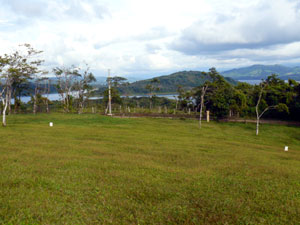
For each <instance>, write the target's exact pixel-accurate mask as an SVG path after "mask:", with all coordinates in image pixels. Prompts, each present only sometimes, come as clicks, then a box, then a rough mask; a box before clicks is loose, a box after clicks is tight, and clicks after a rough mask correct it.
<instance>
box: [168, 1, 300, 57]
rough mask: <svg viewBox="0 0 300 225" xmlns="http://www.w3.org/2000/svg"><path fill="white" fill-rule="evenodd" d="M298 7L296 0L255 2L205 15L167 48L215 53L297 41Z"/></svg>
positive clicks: (184, 51)
mask: <svg viewBox="0 0 300 225" xmlns="http://www.w3.org/2000/svg"><path fill="white" fill-rule="evenodd" d="M299 21H300V10H299V4H298V3H297V2H296V1H288V0H277V1H272V2H270V1H267V0H262V1H258V2H257V3H256V4H253V5H252V6H250V7H242V8H239V7H232V8H230V10H228V11H224V12H222V13H219V12H218V13H216V12H214V13H213V14H212V15H206V16H204V17H203V18H202V19H200V20H198V21H197V22H195V23H194V24H193V25H191V26H190V27H188V28H186V29H185V30H183V31H182V34H181V35H180V37H179V38H178V39H176V40H175V41H174V42H173V43H172V44H171V45H170V47H171V48H172V49H174V50H177V51H180V52H182V53H184V54H190V55H197V54H214V53H218V52H220V51H228V50H234V49H255V48H262V47H268V46H272V45H277V44H286V43H292V42H296V41H300V33H299V30H300V23H299Z"/></svg>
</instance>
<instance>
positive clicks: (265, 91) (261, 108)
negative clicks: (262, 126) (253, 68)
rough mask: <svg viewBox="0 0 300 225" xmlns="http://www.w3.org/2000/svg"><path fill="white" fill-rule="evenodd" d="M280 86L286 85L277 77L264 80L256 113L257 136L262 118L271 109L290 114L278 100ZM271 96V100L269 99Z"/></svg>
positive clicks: (260, 88) (273, 76)
mask: <svg viewBox="0 0 300 225" xmlns="http://www.w3.org/2000/svg"><path fill="white" fill-rule="evenodd" d="M280 85H284V81H282V80H280V79H278V78H277V77H276V75H274V74H273V75H271V76H269V77H268V78H267V79H266V80H265V81H264V80H263V81H262V82H261V83H260V85H259V86H257V89H258V99H257V102H256V106H255V112H256V135H258V134H259V123H260V119H261V117H262V116H263V115H264V114H265V113H266V112H267V111H268V110H271V109H277V110H278V111H279V112H287V113H288V112H289V109H288V107H287V105H286V104H285V103H282V102H280V101H281V99H280V98H278V95H280V93H278V92H277V91H278V88H279V87H280ZM268 96H269V98H268Z"/></svg>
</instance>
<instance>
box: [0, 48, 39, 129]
mask: <svg viewBox="0 0 300 225" xmlns="http://www.w3.org/2000/svg"><path fill="white" fill-rule="evenodd" d="M20 47H22V48H23V49H20V51H15V52H13V53H12V54H10V55H8V54H5V55H4V57H0V68H1V80H2V82H3V83H2V89H1V101H2V105H3V112H2V116H3V119H2V125H3V126H6V111H7V109H8V110H9V113H10V111H11V98H12V91H13V84H15V83H20V82H24V81H25V80H27V79H31V76H32V75H34V74H36V73H38V71H39V69H38V67H39V66H40V65H41V63H42V60H37V59H36V58H35V57H36V56H37V55H39V54H40V53H41V52H42V51H37V50H35V49H33V48H32V47H31V46H30V45H29V44H24V45H20ZM15 100H16V98H15Z"/></svg>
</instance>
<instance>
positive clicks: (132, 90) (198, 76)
mask: <svg viewBox="0 0 300 225" xmlns="http://www.w3.org/2000/svg"><path fill="white" fill-rule="evenodd" d="M155 78H156V79H157V80H159V83H158V84H157V86H158V87H159V88H160V90H159V91H156V93H175V92H177V88H178V86H179V85H180V86H182V87H183V88H184V89H186V90H189V89H192V88H194V87H197V86H199V85H201V84H203V83H204V82H205V81H206V80H208V79H209V78H208V77H207V76H206V75H205V74H203V73H202V72H200V71H181V72H176V73H173V74H170V75H165V76H159V77H155ZM225 79H226V80H227V81H228V82H229V83H232V84H236V83H237V82H236V81H235V80H233V79H231V78H229V77H225ZM151 80H152V79H147V80H141V81H136V82H133V83H131V84H130V85H129V86H127V87H120V88H119V91H120V92H121V93H122V94H124V93H126V94H147V93H149V91H148V90H147V89H146V88H145V87H146V85H148V84H150V83H151ZM105 89H106V87H100V89H99V92H103V91H104V90H105Z"/></svg>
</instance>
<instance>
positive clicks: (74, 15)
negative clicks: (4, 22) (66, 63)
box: [0, 0, 109, 24]
mask: <svg viewBox="0 0 300 225" xmlns="http://www.w3.org/2000/svg"><path fill="white" fill-rule="evenodd" d="M0 4H1V5H2V6H1V7H3V9H4V10H5V11H6V14H9V15H10V16H11V20H12V21H16V23H17V24H18V23H19V22H18V21H31V22H34V21H35V20H36V19H41V20H48V21H49V20H51V21H55V20H56V21H61V20H70V19H73V20H74V19H75V20H85V21H87V20H91V19H95V18H96V19H103V18H104V17H105V16H106V15H109V11H108V9H107V8H106V7H104V6H103V5H101V4H100V3H99V2H98V1H88V0H56V1H50V0H26V1H22V0H9V1H7V0H0Z"/></svg>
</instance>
